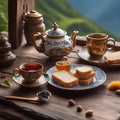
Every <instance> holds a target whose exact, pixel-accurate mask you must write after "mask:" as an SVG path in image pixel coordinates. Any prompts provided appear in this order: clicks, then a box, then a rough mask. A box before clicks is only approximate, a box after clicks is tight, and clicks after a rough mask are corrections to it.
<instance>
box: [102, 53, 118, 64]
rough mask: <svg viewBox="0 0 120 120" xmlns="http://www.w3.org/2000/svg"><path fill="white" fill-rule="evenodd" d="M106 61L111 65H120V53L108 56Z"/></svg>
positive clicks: (105, 57)
mask: <svg viewBox="0 0 120 120" xmlns="http://www.w3.org/2000/svg"><path fill="white" fill-rule="evenodd" d="M104 60H105V62H107V63H109V64H120V51H117V52H113V53H109V54H106V55H105V56H104Z"/></svg>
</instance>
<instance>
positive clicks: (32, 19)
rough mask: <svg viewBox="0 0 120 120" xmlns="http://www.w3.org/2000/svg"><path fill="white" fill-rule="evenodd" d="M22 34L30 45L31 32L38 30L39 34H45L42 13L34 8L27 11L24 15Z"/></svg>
mask: <svg viewBox="0 0 120 120" xmlns="http://www.w3.org/2000/svg"><path fill="white" fill-rule="evenodd" d="M24 21H25V24H24V34H25V38H26V40H27V44H28V45H32V39H33V34H35V33H36V32H40V33H41V36H43V35H44V34H45V30H46V27H45V24H44V23H43V21H44V19H43V16H42V14H40V13H38V12H37V11H35V10H31V11H28V12H27V13H26V14H25V17H24Z"/></svg>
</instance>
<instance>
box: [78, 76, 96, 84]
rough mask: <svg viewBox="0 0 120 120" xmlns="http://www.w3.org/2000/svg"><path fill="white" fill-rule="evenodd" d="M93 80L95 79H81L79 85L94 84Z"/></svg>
mask: <svg viewBox="0 0 120 120" xmlns="http://www.w3.org/2000/svg"><path fill="white" fill-rule="evenodd" d="M93 79H94V77H93V78H89V79H86V80H82V79H79V84H80V85H89V84H90V83H92V82H93Z"/></svg>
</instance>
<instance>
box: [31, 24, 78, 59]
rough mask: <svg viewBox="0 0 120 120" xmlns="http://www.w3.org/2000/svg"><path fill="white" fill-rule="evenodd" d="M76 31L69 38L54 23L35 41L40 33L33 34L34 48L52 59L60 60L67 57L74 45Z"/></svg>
mask: <svg viewBox="0 0 120 120" xmlns="http://www.w3.org/2000/svg"><path fill="white" fill-rule="evenodd" d="M77 33H78V31H74V32H73V33H72V34H71V37H69V36H68V35H66V34H67V32H66V31H64V30H62V29H61V28H59V26H58V24H57V23H56V22H55V23H54V24H53V26H52V28H51V29H48V30H47V31H46V34H45V35H44V36H43V37H42V38H41V39H39V40H38V39H37V37H39V36H40V35H41V33H40V32H38V33H36V34H34V36H33V37H34V40H33V44H34V47H35V48H36V49H37V50H38V51H39V52H42V53H44V54H45V55H47V56H49V57H50V58H53V59H61V58H63V56H66V55H68V54H69V53H70V52H71V51H72V50H73V48H74V47H75V45H76V35H77Z"/></svg>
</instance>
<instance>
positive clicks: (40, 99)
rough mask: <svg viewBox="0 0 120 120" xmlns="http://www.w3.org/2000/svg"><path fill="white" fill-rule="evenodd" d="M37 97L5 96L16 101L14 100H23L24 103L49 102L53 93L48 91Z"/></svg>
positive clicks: (39, 93)
mask: <svg viewBox="0 0 120 120" xmlns="http://www.w3.org/2000/svg"><path fill="white" fill-rule="evenodd" d="M36 95H37V96H36V97H20V96H11V95H10V96H4V98H7V99H14V100H23V101H34V102H47V101H48V100H49V99H50V97H51V93H50V92H49V91H47V90H44V91H41V92H38V93H37V94H36Z"/></svg>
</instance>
